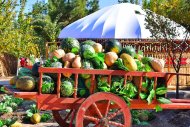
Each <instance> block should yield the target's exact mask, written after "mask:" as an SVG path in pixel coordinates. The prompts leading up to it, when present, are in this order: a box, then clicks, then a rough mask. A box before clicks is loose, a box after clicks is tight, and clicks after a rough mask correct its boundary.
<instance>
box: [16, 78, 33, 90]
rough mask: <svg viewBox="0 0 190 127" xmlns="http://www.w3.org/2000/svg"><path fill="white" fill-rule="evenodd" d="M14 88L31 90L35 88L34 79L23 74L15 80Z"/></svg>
mask: <svg viewBox="0 0 190 127" xmlns="http://www.w3.org/2000/svg"><path fill="white" fill-rule="evenodd" d="M16 88H17V89H20V90H23V91H32V90H34V88H35V80H34V78H33V77H30V76H23V77H21V78H19V79H18V80H17V81H16Z"/></svg>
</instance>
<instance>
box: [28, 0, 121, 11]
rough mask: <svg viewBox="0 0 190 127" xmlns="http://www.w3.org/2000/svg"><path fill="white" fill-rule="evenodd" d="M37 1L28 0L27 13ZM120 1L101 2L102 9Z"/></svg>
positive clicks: (105, 0)
mask: <svg viewBox="0 0 190 127" xmlns="http://www.w3.org/2000/svg"><path fill="white" fill-rule="evenodd" d="M36 1H37V0H28V1H27V5H26V11H28V10H31V9H32V5H33V4H34V3H35V2H36ZM38 1H47V0H38ZM117 1H118V0H99V4H100V8H103V7H106V6H110V5H113V4H117Z"/></svg>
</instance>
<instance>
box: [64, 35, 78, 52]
mask: <svg viewBox="0 0 190 127" xmlns="http://www.w3.org/2000/svg"><path fill="white" fill-rule="evenodd" d="M61 48H62V49H63V50H64V51H65V52H66V53H69V52H72V53H74V54H78V53H79V50H80V44H79V41H78V40H77V39H75V38H65V39H63V40H62V41H61Z"/></svg>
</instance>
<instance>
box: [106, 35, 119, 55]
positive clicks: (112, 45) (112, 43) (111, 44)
mask: <svg viewBox="0 0 190 127" xmlns="http://www.w3.org/2000/svg"><path fill="white" fill-rule="evenodd" d="M121 49H122V45H121V43H120V42H119V41H118V40H115V39H113V40H108V41H106V42H105V52H115V53H116V54H119V53H120V52H121Z"/></svg>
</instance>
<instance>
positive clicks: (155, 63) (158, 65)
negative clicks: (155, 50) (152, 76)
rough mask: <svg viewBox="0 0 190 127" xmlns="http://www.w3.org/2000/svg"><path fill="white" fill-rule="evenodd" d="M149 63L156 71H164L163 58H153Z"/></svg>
mask: <svg viewBox="0 0 190 127" xmlns="http://www.w3.org/2000/svg"><path fill="white" fill-rule="evenodd" d="M150 64H151V66H152V68H153V69H154V70H155V71H156V72H164V65H165V62H164V60H163V59H153V60H151V61H150Z"/></svg>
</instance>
